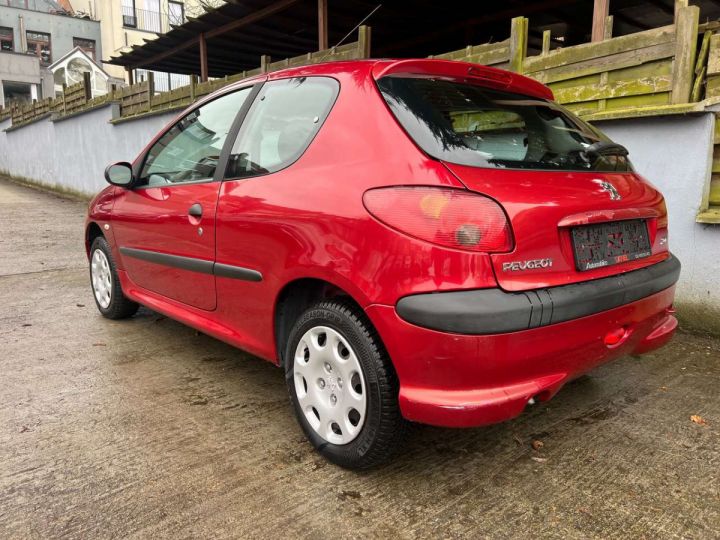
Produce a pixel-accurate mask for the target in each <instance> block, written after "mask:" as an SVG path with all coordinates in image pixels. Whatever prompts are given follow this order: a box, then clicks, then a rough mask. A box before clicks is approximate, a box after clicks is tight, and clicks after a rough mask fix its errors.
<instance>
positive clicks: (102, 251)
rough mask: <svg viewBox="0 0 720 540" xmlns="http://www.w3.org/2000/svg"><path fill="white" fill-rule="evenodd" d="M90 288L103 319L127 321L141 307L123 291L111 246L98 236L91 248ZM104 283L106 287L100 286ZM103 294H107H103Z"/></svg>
mask: <svg viewBox="0 0 720 540" xmlns="http://www.w3.org/2000/svg"><path fill="white" fill-rule="evenodd" d="M89 266H90V287H91V288H92V291H93V298H94V299H95V305H96V306H97V308H98V310H99V311H100V313H101V314H102V316H103V317H106V318H108V319H126V318H128V317H132V316H133V315H134V314H135V312H136V311H137V310H138V307H139V305H138V304H137V303H136V302H133V301H132V300H129V299H128V298H127V297H126V296H125V295H124V294H123V291H122V287H121V286H120V279H119V278H118V275H117V270H116V266H115V260H114V259H113V256H112V251H111V249H110V244H108V243H107V240H105V237H103V236H98V237H97V238H95V240H93V243H92V245H91V246H90V264H89ZM99 281H102V283H103V284H104V285H100V284H99ZM101 292H103V293H105V294H101Z"/></svg>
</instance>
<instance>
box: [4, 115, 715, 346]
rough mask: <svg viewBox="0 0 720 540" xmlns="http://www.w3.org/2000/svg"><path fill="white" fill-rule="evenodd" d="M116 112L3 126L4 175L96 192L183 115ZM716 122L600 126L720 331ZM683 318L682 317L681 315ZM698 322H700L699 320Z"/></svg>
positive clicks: (683, 281)
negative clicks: (712, 194)
mask: <svg viewBox="0 0 720 540" xmlns="http://www.w3.org/2000/svg"><path fill="white" fill-rule="evenodd" d="M111 110H112V109H111V107H103V108H100V109H96V110H95V111H91V112H89V113H85V114H81V115H78V116H75V117H73V118H70V119H67V120H63V121H60V122H51V121H49V120H43V121H39V122H36V123H34V124H30V125H28V126H26V127H23V128H20V129H17V130H14V131H10V132H5V131H3V130H4V129H5V128H7V127H9V126H10V122H9V121H5V122H2V123H0V171H4V172H7V173H9V174H10V175H13V176H18V177H24V178H26V179H30V180H34V181H37V182H39V183H43V184H47V185H51V186H56V187H64V188H70V189H72V190H75V191H80V192H83V193H87V194H93V193H96V192H97V191H99V190H100V189H102V188H103V187H104V186H105V185H106V184H105V181H104V179H103V171H104V170H105V167H106V166H107V165H108V164H109V163H113V162H116V161H132V160H133V159H134V158H135V157H136V156H137V154H138V153H139V152H140V150H142V148H144V146H145V145H146V144H147V143H148V142H149V141H150V139H151V138H152V137H153V136H154V135H155V134H156V133H157V131H159V130H160V129H161V128H162V127H163V126H164V125H166V124H167V123H168V122H169V121H170V120H172V118H173V117H174V116H175V113H167V114H163V115H159V116H152V117H146V118H143V119H140V120H135V121H131V122H124V123H121V124H116V125H113V124H110V123H109V120H110V118H111ZM714 120H715V117H714V115H713V114H711V113H703V114H699V115H692V116H668V117H661V118H635V119H626V120H615V121H611V122H609V121H607V122H602V123H597V125H598V127H600V129H602V130H603V131H605V133H607V134H608V135H609V136H610V137H611V138H612V139H614V140H616V141H617V142H620V143H622V144H624V145H625V146H627V147H628V149H629V150H630V157H631V159H632V161H633V163H634V164H635V167H636V168H637V170H638V171H639V172H640V173H641V174H643V175H644V176H645V177H646V178H648V179H649V180H650V181H651V182H652V183H653V184H655V185H656V186H658V187H659V188H660V189H661V190H662V192H663V193H664V194H665V197H666V200H667V205H668V211H669V214H670V248H671V250H672V251H673V252H674V253H675V254H676V255H677V256H678V257H679V258H680V260H681V262H682V265H683V270H682V274H681V278H680V283H679V284H678V291H677V299H678V305H680V306H681V309H682V311H683V312H684V313H686V314H692V317H688V319H687V320H688V322H690V323H692V324H693V325H694V326H697V327H700V328H706V329H709V330H714V331H717V332H720V309H719V308H718V306H720V226H717V225H702V224H699V223H696V222H695V215H696V214H697V212H698V209H699V206H700V202H701V200H702V194H703V190H704V189H707V185H708V178H709V175H710V170H711V162H712V139H713V127H714ZM681 315H682V313H681ZM691 319H692V320H691Z"/></svg>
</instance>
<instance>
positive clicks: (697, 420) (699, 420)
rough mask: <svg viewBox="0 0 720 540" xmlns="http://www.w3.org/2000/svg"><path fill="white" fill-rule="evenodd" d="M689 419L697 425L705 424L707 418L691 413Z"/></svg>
mask: <svg viewBox="0 0 720 540" xmlns="http://www.w3.org/2000/svg"><path fill="white" fill-rule="evenodd" d="M690 420H692V421H693V422H695V423H696V424H697V425H699V426H707V420H705V419H704V418H703V417H702V416H699V415H697V414H693V415H692V416H690Z"/></svg>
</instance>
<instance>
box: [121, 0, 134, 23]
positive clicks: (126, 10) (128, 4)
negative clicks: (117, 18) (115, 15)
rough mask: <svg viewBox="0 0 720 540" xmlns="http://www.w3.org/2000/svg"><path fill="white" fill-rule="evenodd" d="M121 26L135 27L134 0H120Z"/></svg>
mask: <svg viewBox="0 0 720 540" xmlns="http://www.w3.org/2000/svg"><path fill="white" fill-rule="evenodd" d="M122 18H123V26H127V27H130V28H136V27H137V13H136V12H135V0H122Z"/></svg>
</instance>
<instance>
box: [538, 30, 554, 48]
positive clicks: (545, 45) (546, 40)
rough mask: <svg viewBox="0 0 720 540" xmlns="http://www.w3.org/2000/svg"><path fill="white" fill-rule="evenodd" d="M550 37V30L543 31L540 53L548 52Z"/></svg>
mask: <svg viewBox="0 0 720 540" xmlns="http://www.w3.org/2000/svg"><path fill="white" fill-rule="evenodd" d="M551 39H552V30H545V31H543V37H542V51H541V52H540V54H547V53H549V52H550V40H551Z"/></svg>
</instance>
